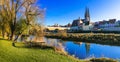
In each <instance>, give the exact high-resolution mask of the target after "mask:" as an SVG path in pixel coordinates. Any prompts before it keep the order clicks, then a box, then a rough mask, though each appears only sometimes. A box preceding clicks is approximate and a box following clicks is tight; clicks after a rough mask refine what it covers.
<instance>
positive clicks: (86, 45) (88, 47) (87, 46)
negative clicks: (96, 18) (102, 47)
mask: <svg viewBox="0 0 120 62" xmlns="http://www.w3.org/2000/svg"><path fill="white" fill-rule="evenodd" d="M85 48H86V54H87V55H88V54H89V52H90V43H85Z"/></svg>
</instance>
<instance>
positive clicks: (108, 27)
mask: <svg viewBox="0 0 120 62" xmlns="http://www.w3.org/2000/svg"><path fill="white" fill-rule="evenodd" d="M94 28H97V29H100V30H102V31H120V21H116V19H109V20H108V21H106V20H103V21H100V22H96V23H95V25H94Z"/></svg>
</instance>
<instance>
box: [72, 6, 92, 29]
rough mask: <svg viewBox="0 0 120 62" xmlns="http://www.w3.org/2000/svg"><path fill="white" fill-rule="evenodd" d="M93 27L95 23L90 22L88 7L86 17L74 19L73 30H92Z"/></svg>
mask: <svg viewBox="0 0 120 62" xmlns="http://www.w3.org/2000/svg"><path fill="white" fill-rule="evenodd" d="M92 28H93V25H92V24H90V14H89V9H88V8H86V11H85V19H80V17H79V19H76V20H73V22H72V26H71V28H70V29H71V30H72V31H78V30H91V29H92Z"/></svg>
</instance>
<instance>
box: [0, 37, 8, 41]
mask: <svg viewBox="0 0 120 62" xmlns="http://www.w3.org/2000/svg"><path fill="white" fill-rule="evenodd" d="M0 40H6V41H8V39H4V38H0Z"/></svg>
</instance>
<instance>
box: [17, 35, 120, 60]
mask: <svg viewBox="0 0 120 62" xmlns="http://www.w3.org/2000/svg"><path fill="white" fill-rule="evenodd" d="M32 38H33V40H34V36H31V37H29V40H31V39H32ZM29 40H28V41H29ZM19 41H20V40H19ZM35 41H36V42H41V41H42V42H43V41H44V42H45V43H46V44H47V45H48V46H53V47H56V48H57V49H58V50H60V51H65V52H67V53H68V54H69V55H71V56H74V57H76V58H79V59H89V58H101V57H106V58H112V59H120V46H111V45H101V44H95V43H84V42H82V41H64V40H61V39H53V38H45V37H41V38H40V39H37V40H36V39H35Z"/></svg>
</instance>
